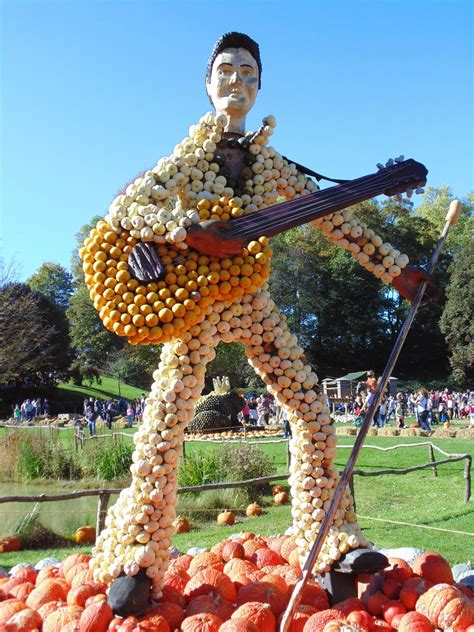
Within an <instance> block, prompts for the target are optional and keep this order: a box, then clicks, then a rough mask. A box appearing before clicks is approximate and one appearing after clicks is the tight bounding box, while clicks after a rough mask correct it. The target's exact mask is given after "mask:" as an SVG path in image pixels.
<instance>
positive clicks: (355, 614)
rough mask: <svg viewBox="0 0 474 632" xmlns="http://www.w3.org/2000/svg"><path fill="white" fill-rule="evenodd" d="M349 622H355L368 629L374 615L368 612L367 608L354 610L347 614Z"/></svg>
mask: <svg viewBox="0 0 474 632" xmlns="http://www.w3.org/2000/svg"><path fill="white" fill-rule="evenodd" d="M347 622H348V623H355V624H356V625H358V626H360V627H361V628H362V629H364V628H367V629H368V628H369V627H370V625H371V624H372V622H373V617H372V615H371V614H369V613H368V612H367V610H353V611H352V612H349V614H348V615H347Z"/></svg>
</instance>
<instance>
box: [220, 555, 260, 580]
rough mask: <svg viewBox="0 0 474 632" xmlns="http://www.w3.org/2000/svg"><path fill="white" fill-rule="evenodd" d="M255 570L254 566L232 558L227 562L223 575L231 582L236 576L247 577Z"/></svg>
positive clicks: (245, 561) (246, 561)
mask: <svg viewBox="0 0 474 632" xmlns="http://www.w3.org/2000/svg"><path fill="white" fill-rule="evenodd" d="M256 570H257V567H256V566H255V564H252V562H249V561H248V560H241V559H240V558H238V557H234V558H232V559H231V560H229V561H228V562H227V563H226V565H225V566H224V573H225V574H226V575H228V576H229V577H230V578H231V579H232V581H234V580H235V577H237V575H246V576H249V575H250V574H251V573H253V572H254V571H256Z"/></svg>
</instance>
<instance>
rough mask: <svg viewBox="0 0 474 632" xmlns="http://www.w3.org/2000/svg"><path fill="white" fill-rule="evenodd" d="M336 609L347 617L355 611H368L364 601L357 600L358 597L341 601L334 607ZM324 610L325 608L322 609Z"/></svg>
mask: <svg viewBox="0 0 474 632" xmlns="http://www.w3.org/2000/svg"><path fill="white" fill-rule="evenodd" d="M334 609H335V610H339V612H342V614H343V615H344V616H345V617H347V615H348V614H350V613H351V612H354V611H355V612H360V611H361V610H367V608H366V606H365V603H364V602H363V601H362V599H357V597H349V598H348V599H344V601H340V602H339V603H337V604H336V605H335V606H334ZM322 610H324V608H322Z"/></svg>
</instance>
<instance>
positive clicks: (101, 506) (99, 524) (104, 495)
mask: <svg viewBox="0 0 474 632" xmlns="http://www.w3.org/2000/svg"><path fill="white" fill-rule="evenodd" d="M109 500H110V494H109V493H108V492H106V491H102V492H100V494H99V502H98V505H97V521H96V527H95V531H96V534H97V535H99V533H100V532H101V531H102V529H103V528H104V526H105V516H106V515H107V507H108V504H109Z"/></svg>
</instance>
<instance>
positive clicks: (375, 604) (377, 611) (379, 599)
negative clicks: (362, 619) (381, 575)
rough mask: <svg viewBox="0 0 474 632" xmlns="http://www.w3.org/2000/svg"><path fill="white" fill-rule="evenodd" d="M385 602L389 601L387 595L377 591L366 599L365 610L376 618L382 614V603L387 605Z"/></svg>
mask: <svg viewBox="0 0 474 632" xmlns="http://www.w3.org/2000/svg"><path fill="white" fill-rule="evenodd" d="M387 601H390V600H389V598H388V597H387V595H384V594H383V593H382V592H379V591H378V592H375V593H373V594H372V595H370V597H369V598H368V599H367V610H368V611H369V612H370V614H373V615H374V616H375V617H378V616H379V615H381V614H382V606H383V604H384V603H387Z"/></svg>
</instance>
